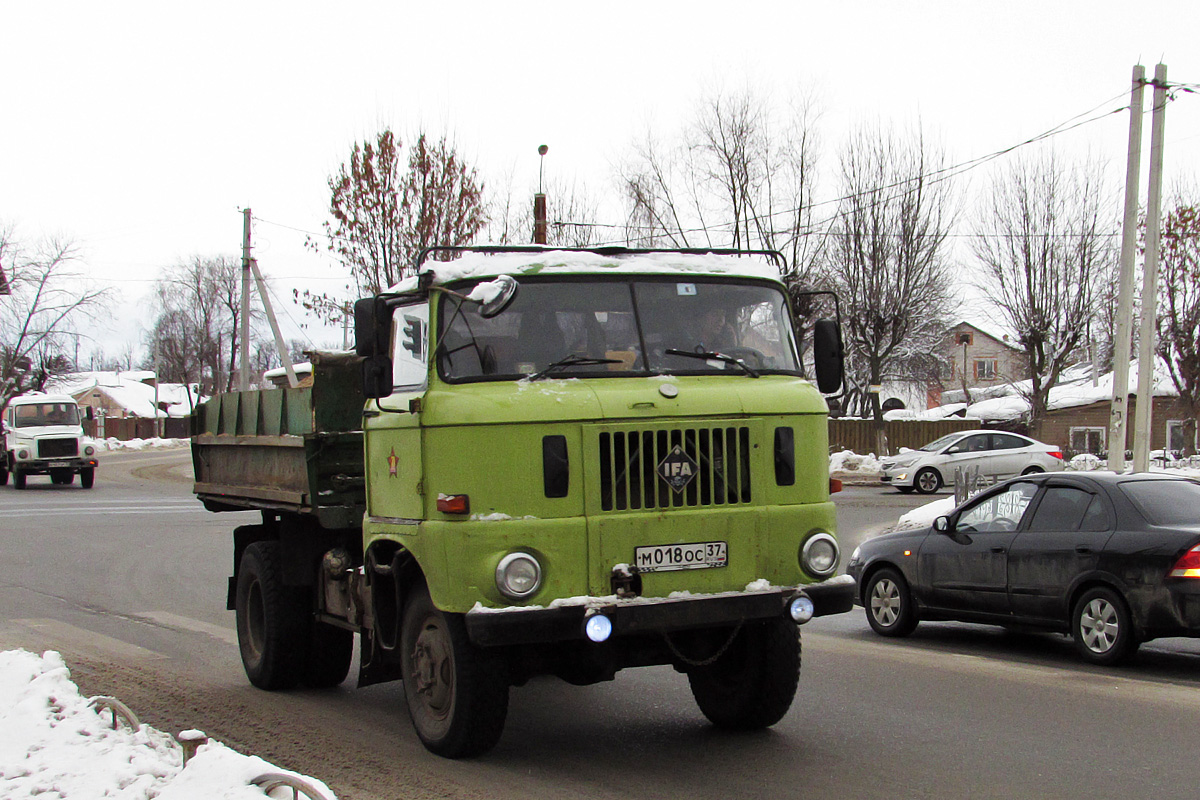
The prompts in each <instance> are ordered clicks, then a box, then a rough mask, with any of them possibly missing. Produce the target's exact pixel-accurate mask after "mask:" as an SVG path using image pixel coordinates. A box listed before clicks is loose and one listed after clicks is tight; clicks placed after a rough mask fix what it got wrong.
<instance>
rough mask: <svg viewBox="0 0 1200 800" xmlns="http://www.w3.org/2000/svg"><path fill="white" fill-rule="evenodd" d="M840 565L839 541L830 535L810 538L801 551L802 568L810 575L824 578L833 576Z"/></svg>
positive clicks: (823, 534)
mask: <svg viewBox="0 0 1200 800" xmlns="http://www.w3.org/2000/svg"><path fill="white" fill-rule="evenodd" d="M837 565H838V546H837V540H836V539H834V538H833V537H832V536H830V535H829V534H828V533H818V534H814V535H813V536H810V537H808V541H806V542H805V543H804V548H803V549H802V550H801V551H800V566H802V567H803V568H804V571H805V572H807V573H808V574H809V575H812V576H814V577H817V578H824V577H826V576H829V575H832V574H833V571H834V570H836V569H837Z"/></svg>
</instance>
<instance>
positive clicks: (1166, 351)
mask: <svg viewBox="0 0 1200 800" xmlns="http://www.w3.org/2000/svg"><path fill="white" fill-rule="evenodd" d="M1161 241H1162V252H1161V259H1160V262H1159V263H1160V269H1161V272H1160V282H1159V292H1158V294H1159V301H1158V302H1159V313H1158V355H1159V356H1160V357H1161V358H1162V359H1163V361H1165V362H1166V364H1167V370H1168V372H1169V373H1170V375H1171V381H1172V382H1173V383H1174V384H1175V389H1176V391H1178V392H1179V401H1180V403H1181V404H1182V405H1183V407H1184V409H1185V411H1186V414H1185V419H1184V423H1183V439H1184V454H1185V455H1192V454H1193V453H1194V452H1195V449H1196V416H1197V414H1198V413H1200V203H1197V202H1195V200H1194V199H1192V198H1183V197H1180V198H1179V200H1177V202H1176V205H1175V208H1174V209H1173V210H1172V211H1171V212H1170V213H1169V214H1167V218H1166V220H1165V221H1164V222H1163V230H1162V239H1161Z"/></svg>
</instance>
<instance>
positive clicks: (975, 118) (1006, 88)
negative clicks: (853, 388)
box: [0, 0, 1200, 354]
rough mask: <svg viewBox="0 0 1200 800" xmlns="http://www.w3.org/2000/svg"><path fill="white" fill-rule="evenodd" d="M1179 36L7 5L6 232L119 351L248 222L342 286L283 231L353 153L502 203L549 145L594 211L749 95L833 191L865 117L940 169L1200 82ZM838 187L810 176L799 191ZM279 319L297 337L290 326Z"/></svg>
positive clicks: (1099, 18)
mask: <svg viewBox="0 0 1200 800" xmlns="http://www.w3.org/2000/svg"><path fill="white" fill-rule="evenodd" d="M1198 31H1200V4H1198V3H1196V2H1195V0H1180V1H1178V2H1174V1H1172V2H1167V1H1165V0H1164V1H1162V2H1154V0H1145V1H1144V2H1141V3H1115V2H1107V1H1106V0H1091V2H1063V1H1062V0H1058V1H1055V0H1041V2H1005V3H998V2H993V3H983V2H964V0H955V1H954V2H898V0H891V1H890V2H854V1H853V0H844V1H843V2H836V3H826V2H822V3H810V2H803V0H792V1H791V2H753V1H752V0H743V2H738V3H733V2H724V3H716V2H706V1H704V0H700V1H698V2H690V3H674V2H672V3H667V2H655V0H641V2H628V3H627V2H622V1H619V0H614V1H613V2H607V3H588V4H579V3H554V4H551V3H533V2H494V1H493V2H454V1H453V0H444V2H441V3H430V2H424V3H408V2H369V3H368V2H340V3H312V2H306V1H305V0H293V1H292V2H286V3H285V2H253V0H240V1H239V2H214V1H213V0H208V1H207V2H201V3H189V4H182V3H163V2H153V3H130V2H104V3H97V2H54V1H53V0H39V1H38V2H32V1H31V0H19V1H18V0H0V76H2V77H0V82H2V83H0V85H2V86H3V93H2V97H3V104H2V105H0V115H2V117H0V120H2V122H0V224H8V225H15V226H16V231H17V234H18V236H19V237H20V238H23V239H26V240H29V239H35V238H37V237H40V236H44V235H48V234H63V235H66V236H69V237H71V238H73V239H74V240H76V241H77V242H78V244H79V245H80V248H81V254H82V259H83V263H84V264H85V265H86V267H87V270H88V271H89V273H90V274H91V275H92V277H93V278H94V279H95V280H96V281H98V282H101V283H104V284H108V285H113V286H116V287H118V289H119V293H120V295H121V297H122V298H123V299H124V300H125V303H124V304H123V305H122V306H121V308H120V310H119V311H118V312H117V313H116V316H117V317H118V318H119V319H118V320H117V321H115V322H113V323H111V324H110V327H111V330H107V331H98V335H99V336H100V338H101V339H102V340H103V341H104V343H105V349H106V350H107V351H108V352H109V353H110V354H112V353H115V352H116V351H117V350H119V349H120V348H119V346H118V344H117V343H118V342H120V341H121V340H122V339H128V338H131V337H137V336H138V330H139V325H147V324H148V322H149V319H148V318H149V317H150V316H152V312H153V308H152V307H150V306H148V305H146V304H140V305H138V304H137V301H138V300H139V299H141V298H143V297H144V296H146V295H147V294H148V292H149V290H150V288H151V286H152V283H153V281H154V279H155V278H156V277H157V276H158V275H160V274H161V271H162V269H163V268H164V267H166V266H169V265H172V264H175V263H177V262H178V261H180V260H182V259H185V258H187V257H189V256H192V255H217V254H228V255H232V256H237V255H238V254H239V252H240V247H241V228H242V217H241V214H240V212H239V209H241V208H243V207H247V206H249V207H250V208H252V209H253V211H254V214H255V216H256V217H257V218H259V219H260V220H261V222H260V223H259V224H257V225H256V227H255V229H254V240H255V245H256V249H255V255H256V257H257V258H258V261H259V264H260V266H261V267H262V269H263V271H264V272H265V273H266V274H267V275H268V276H269V277H271V278H272V279H273V280H274V281H275V283H276V287H277V290H278V291H279V294H280V296H281V297H282V296H284V295H288V296H290V291H289V290H290V287H291V286H293V285H301V286H305V287H308V288H313V289H315V290H318V291H325V290H338V289H339V288H340V287H341V286H342V285H343V284H344V283H345V282H346V277H345V275H344V274H343V273H342V272H341V270H340V269H339V268H338V267H337V266H336V265H334V264H333V263H332V262H331V261H330V260H329V259H328V258H326V257H323V256H320V255H316V254H312V253H308V252H306V251H305V250H304V248H303V241H304V237H305V234H304V233H303V231H313V232H316V231H319V230H320V226H321V223H322V221H323V220H324V219H326V211H327V207H328V200H329V193H328V188H327V186H326V180H327V178H328V176H329V174H330V173H332V172H334V171H336V170H337V168H338V165H339V164H340V163H341V162H342V161H343V160H344V158H345V157H346V155H347V154H348V152H349V149H350V146H351V144H352V143H353V142H354V141H356V140H361V139H363V138H365V137H368V136H371V135H373V134H374V133H375V132H377V131H378V130H379V129H380V128H382V127H383V126H391V127H392V128H393V129H395V130H397V131H398V132H401V133H403V132H407V131H411V130H414V129H416V128H418V127H424V128H426V129H428V130H430V131H432V132H434V133H441V132H449V133H450V134H451V136H452V137H453V139H454V140H455V141H456V142H457V144H458V146H459V148H460V149H461V150H462V151H463V152H464V154H466V155H467V156H468V157H469V158H471V159H473V160H474V161H475V163H476V164H477V166H478V167H479V169H480V171H481V173H482V174H483V175H484V177H485V178H486V179H487V180H488V182H489V183H490V184H491V185H493V186H497V185H499V184H501V183H503V182H505V180H506V178H505V176H507V175H510V174H511V175H512V176H513V184H514V185H515V186H516V187H517V189H518V191H524V188H525V187H526V186H530V185H532V184H533V183H534V182H536V177H537V167H538V164H537V146H538V145H539V144H543V143H544V144H548V145H549V146H550V154H549V155H548V156H547V159H546V170H547V174H548V175H552V174H553V175H558V176H561V177H563V178H566V179H567V180H572V179H578V180H580V181H582V182H585V183H586V184H587V185H588V186H589V187H590V188H591V189H592V190H593V192H594V193H595V194H597V195H603V194H606V193H611V192H612V191H613V186H614V183H613V180H612V176H613V172H614V165H615V164H616V163H618V162H620V161H621V160H622V158H623V156H624V154H625V152H626V151H627V148H628V145H629V143H630V141H631V140H632V139H633V138H635V137H636V136H638V135H639V134H640V133H642V132H644V131H645V130H646V129H647V128H648V127H649V128H652V129H654V130H656V131H659V132H661V135H662V136H663V137H666V136H668V135H670V134H671V133H673V132H674V131H675V130H676V129H677V128H679V127H680V126H681V125H682V124H683V122H684V121H685V120H686V118H687V117H688V116H689V115H690V113H691V110H692V109H693V108H694V107H695V104H696V101H697V98H698V97H699V96H700V95H701V94H702V93H703V92H704V91H705V90H706V88H711V87H713V86H718V85H723V86H726V87H731V88H735V89H736V88H739V87H741V86H750V87H752V88H753V89H755V90H756V91H759V92H763V93H773V95H774V96H775V97H777V98H778V99H779V101H780V103H783V102H785V101H786V100H787V99H788V98H789V97H790V96H792V95H794V94H795V93H796V92H808V93H811V94H813V95H814V96H815V97H816V99H817V104H818V108H819V109H820V110H821V113H822V116H821V120H820V128H819V135H820V139H821V142H822V152H821V156H822V158H823V159H824V162H825V166H826V167H827V168H830V167H832V165H833V164H834V162H835V159H836V154H837V149H838V147H839V146H840V143H841V141H842V140H843V138H844V134H845V132H846V130H847V129H848V128H849V127H850V126H853V125H855V124H858V123H863V122H873V121H878V120H881V121H883V122H885V123H889V122H890V123H895V124H897V125H900V126H907V125H912V124H915V123H916V122H917V121H918V120H919V121H920V123H921V125H922V126H923V128H924V130H925V131H926V133H927V134H931V135H933V136H934V137H936V138H937V139H938V140H939V141H940V142H941V143H942V144H943V145H944V146H945V148H946V149H947V151H948V152H949V154H950V156H951V159H952V160H953V161H955V162H958V161H966V160H968V159H970V158H974V157H976V156H981V155H985V154H988V153H991V152H993V151H996V150H1000V149H1003V148H1005V147H1009V146H1011V145H1013V144H1016V143H1018V142H1020V141H1023V140H1025V139H1027V138H1029V137H1031V136H1034V135H1036V134H1039V133H1041V132H1043V131H1045V130H1047V129H1049V128H1052V127H1054V126H1056V125H1058V124H1059V123H1062V122H1064V121H1066V120H1068V119H1071V118H1073V117H1075V116H1076V115H1079V114H1083V113H1084V112H1089V111H1093V112H1095V113H1093V114H1091V115H1089V116H1088V117H1084V119H1087V118H1090V116H1094V115H1095V114H1096V113H1100V112H1103V111H1105V110H1113V109H1117V108H1119V107H1120V106H1121V105H1123V104H1124V102H1125V99H1126V97H1127V95H1128V90H1129V79H1130V71H1131V68H1132V66H1133V65H1134V64H1136V63H1142V64H1144V65H1146V67H1147V70H1148V72H1150V73H1151V74H1152V73H1153V69H1154V65H1155V64H1156V63H1157V62H1159V61H1160V60H1161V61H1163V62H1164V63H1166V64H1167V65H1168V67H1169V75H1168V77H1169V79H1170V80H1171V81H1173V82H1179V83H1197V84H1200V47H1198V46H1197V44H1196V42H1197V35H1198V33H1197V32H1198ZM1148 106H1149V96H1148V95H1147V107H1148ZM1127 130H1128V116H1127V114H1114V115H1110V116H1109V117H1107V118H1106V119H1104V120H1101V121H1099V122H1095V123H1091V124H1088V125H1085V126H1083V127H1081V128H1079V129H1078V130H1076V131H1073V132H1070V133H1067V134H1064V135H1062V136H1058V137H1055V139H1054V143H1055V147H1056V148H1057V149H1058V150H1059V151H1060V152H1063V153H1067V154H1076V153H1078V154H1080V155H1083V154H1086V153H1089V152H1090V153H1091V154H1092V155H1094V156H1096V157H1099V158H1103V159H1107V160H1108V161H1109V162H1110V168H1111V170H1112V172H1113V175H1114V177H1115V178H1119V177H1120V176H1121V175H1122V174H1123V170H1124V158H1125V155H1124V151H1125V139H1126V136H1127ZM1145 136H1146V142H1147V145H1146V149H1147V155H1146V156H1144V157H1143V164H1146V163H1147V162H1148V149H1149V146H1148V143H1149V125H1148V124H1147V125H1146V128H1145ZM1166 139H1167V144H1166V148H1165V153H1166V162H1167V170H1166V171H1167V175H1168V178H1167V180H1168V183H1170V182H1171V181H1172V180H1174V179H1175V178H1176V177H1177V176H1180V175H1183V176H1195V175H1196V174H1197V173H1198V172H1200V94H1195V95H1193V94H1181V95H1180V96H1179V99H1178V100H1177V101H1176V102H1174V103H1172V104H1171V105H1170V107H1169V110H1168V121H1167V137H1166ZM986 177H987V172H986V171H985V170H976V171H974V172H972V173H971V184H972V186H979V185H983V184H985V183H986ZM835 189H836V186H835V184H834V180H833V177H832V174H827V175H826V176H824V177H823V178H822V184H821V186H820V187H819V194H821V195H822V196H824V197H832V196H834V193H835ZM1143 194H1144V189H1143ZM606 221H611V222H619V221H620V220H619V219H612V220H606ZM286 305H287V307H288V308H287V310H286V312H285V313H284V315H283V316H284V320H283V322H284V325H285V328H287V329H288V330H287V331H286V333H287V335H288V336H293V335H296V332H295V329H294V322H296V321H300V320H302V319H303V315H302V313H301V311H300V310H299V309H297V308H296V307H295V306H293V305H292V304H291V303H290V302H287V303H286ZM139 315H141V316H142V317H143V318H140V319H139V318H138V316H139ZM313 336H314V338H315V339H316V340H317V341H316V343H317V344H321V343H324V342H328V341H329V339H330V335H329V334H328V333H318V334H313Z"/></svg>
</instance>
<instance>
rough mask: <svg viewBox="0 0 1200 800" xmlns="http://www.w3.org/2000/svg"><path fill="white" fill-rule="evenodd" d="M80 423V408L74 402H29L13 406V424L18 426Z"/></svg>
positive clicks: (37, 426)
mask: <svg viewBox="0 0 1200 800" xmlns="http://www.w3.org/2000/svg"><path fill="white" fill-rule="evenodd" d="M78 424H79V409H78V408H77V407H76V405H75V404H74V403H27V404H24V405H19V406H13V425H15V426H16V427H18V428H39V427H42V426H45V425H78Z"/></svg>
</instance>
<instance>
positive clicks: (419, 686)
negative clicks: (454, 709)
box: [412, 622, 454, 716]
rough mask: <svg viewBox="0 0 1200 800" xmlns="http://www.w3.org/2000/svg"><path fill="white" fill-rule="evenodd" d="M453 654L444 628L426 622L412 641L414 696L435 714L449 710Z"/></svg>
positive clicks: (452, 695)
mask: <svg viewBox="0 0 1200 800" xmlns="http://www.w3.org/2000/svg"><path fill="white" fill-rule="evenodd" d="M453 670H454V658H453V655H452V653H451V650H450V646H449V641H448V640H447V637H446V632H445V631H443V630H442V629H441V627H440V626H438V625H436V624H434V623H432V622H431V623H427V624H426V625H425V626H424V627H423V628H422V630H421V633H420V635H419V636H418V637H417V641H416V642H415V643H414V644H413V666H412V680H413V684H414V686H415V687H416V690H417V694H418V696H420V697H421V699H422V701H423V702H424V704H425V706H426V707H427V708H428V709H429V710H430V711H431V712H432V713H434V714H435V715H437V716H445V715H446V714H447V713H449V710H450V705H451V702H452V701H453V699H454V680H453V676H454V673H453Z"/></svg>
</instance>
